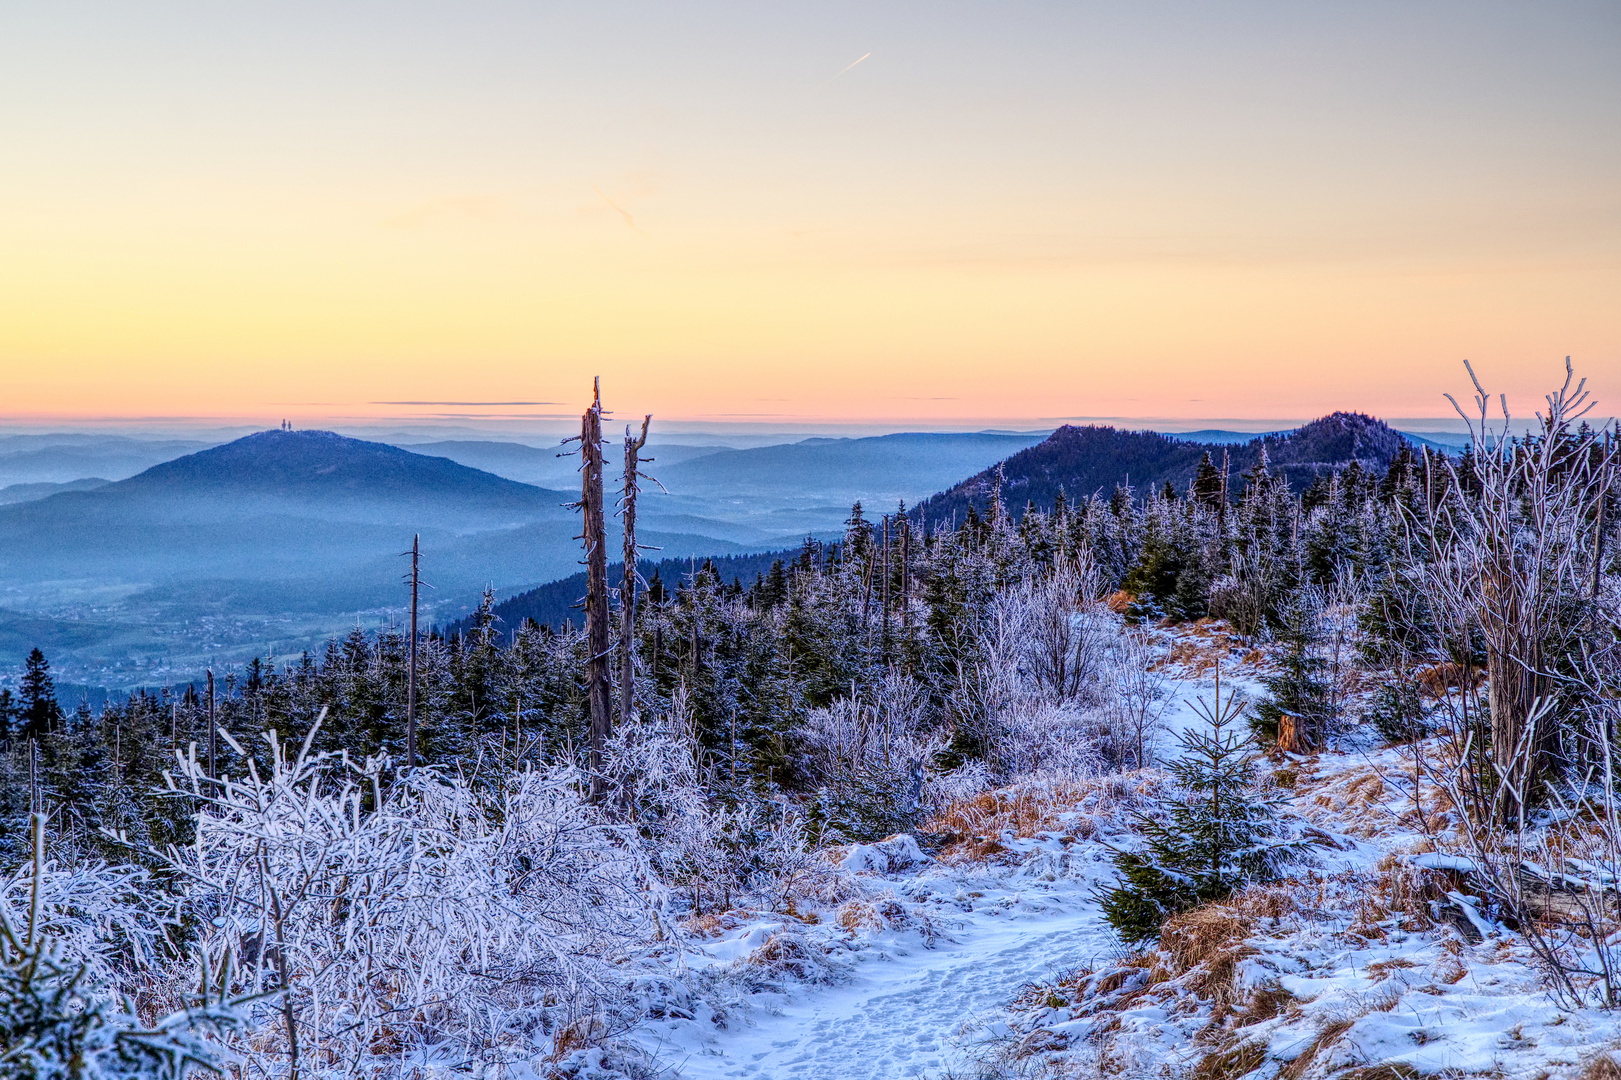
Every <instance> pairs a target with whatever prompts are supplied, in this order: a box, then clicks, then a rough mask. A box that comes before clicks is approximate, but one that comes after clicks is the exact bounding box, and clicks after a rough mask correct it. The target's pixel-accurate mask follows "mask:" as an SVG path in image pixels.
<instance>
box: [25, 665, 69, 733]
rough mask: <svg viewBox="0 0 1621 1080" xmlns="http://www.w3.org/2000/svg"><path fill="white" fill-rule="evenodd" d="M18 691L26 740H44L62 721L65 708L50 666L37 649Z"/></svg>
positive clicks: (26, 666)
mask: <svg viewBox="0 0 1621 1080" xmlns="http://www.w3.org/2000/svg"><path fill="white" fill-rule="evenodd" d="M18 690H19V691H20V694H19V697H20V701H19V714H20V716H21V719H22V730H21V732H20V734H21V735H22V738H23V740H24V741H27V740H28V739H43V738H44V737H45V736H46V735H47V734H49V733H50V732H51V731H54V730H55V729H56V726H57V724H58V723H59V722H60V721H61V719H62V706H61V705H59V704H57V701H56V680H55V679H54V678H52V677H51V665H50V663H49V661H47V660H46V659H45V654H44V653H42V652H40V651H39V649H37V648H36V649H33V650H31V651H30V652H29V653H28V660H27V661H26V663H25V664H24V665H23V677H22V683H21V684H20V685H19V686H18Z"/></svg>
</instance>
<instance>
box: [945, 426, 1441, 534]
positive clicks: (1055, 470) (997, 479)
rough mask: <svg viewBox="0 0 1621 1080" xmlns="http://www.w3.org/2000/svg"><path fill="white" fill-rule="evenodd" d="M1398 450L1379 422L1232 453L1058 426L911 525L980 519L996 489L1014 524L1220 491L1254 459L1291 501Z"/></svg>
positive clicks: (1284, 437) (1170, 439)
mask: <svg viewBox="0 0 1621 1080" xmlns="http://www.w3.org/2000/svg"><path fill="white" fill-rule="evenodd" d="M1403 447H1407V448H1408V449H1409V450H1411V449H1412V448H1413V447H1412V445H1411V444H1410V443H1409V442H1408V440H1407V439H1405V438H1404V437H1403V436H1402V435H1401V434H1400V433H1399V432H1396V431H1394V430H1392V429H1391V428H1390V427H1389V425H1387V424H1385V423H1384V422H1383V421H1382V420H1376V419H1374V418H1373V417H1371V416H1364V415H1363V414H1361V413H1346V412H1337V413H1333V414H1331V415H1329V416H1325V417H1323V418H1322V419H1320V420H1313V421H1312V422H1311V423H1309V424H1306V425H1305V426H1304V427H1300V428H1297V429H1295V430H1294V431H1290V432H1285V433H1282V434H1273V435H1264V436H1260V437H1257V438H1255V439H1253V440H1251V441H1250V442H1248V443H1244V444H1240V445H1237V446H1228V445H1219V444H1214V443H1212V444H1209V445H1205V444H1201V443H1197V442H1189V441H1186V440H1184V439H1180V438H1177V437H1175V436H1170V435H1161V434H1159V433H1158V432H1153V431H1118V430H1116V429H1115V428H1112V427H1098V426H1091V425H1088V426H1085V427H1076V426H1074V425H1070V424H1066V425H1064V426H1063V427H1061V428H1059V429H1058V430H1057V431H1055V432H1053V433H1052V435H1051V436H1049V437H1048V438H1047V440H1046V441H1045V442H1042V443H1040V444H1038V445H1036V446H1032V447H1030V448H1029V449H1028V450H1023V451H1020V452H1019V453H1017V454H1014V455H1013V456H1012V457H1010V458H1008V459H1007V460H1006V461H1004V462H1002V463H1001V464H1000V465H997V466H994V467H992V468H989V469H986V470H984V471H983V472H980V473H978V474H976V475H974V476H971V477H969V478H968V479H967V480H964V481H963V482H962V483H960V484H958V485H956V486H955V487H953V488H951V489H949V490H947V491H943V492H941V493H940V494H938V495H935V496H934V497H933V498H931V499H928V500H926V501H925V502H922V503H920V504H919V505H918V506H917V508H916V509H915V510H914V512H913V513H914V516H916V517H917V518H918V519H919V520H928V521H942V520H947V519H955V518H960V517H961V516H962V515H963V514H965V513H966V512H967V509H968V507H969V506H974V507H975V508H976V509H977V510H978V511H980V512H981V513H983V512H984V510H985V506H986V503H987V500H989V499H990V498H991V497H992V494H993V492H994V490H995V488H996V487H997V485H998V484H1000V485H1001V486H1002V488H1003V491H1002V494H1001V496H1000V497H1001V499H1002V501H1003V502H1004V503H1005V504H1006V505H1007V506H1008V507H1009V508H1010V510H1011V512H1012V513H1014V515H1015V516H1017V515H1019V514H1022V513H1023V511H1024V506H1025V504H1026V503H1034V504H1035V505H1036V506H1040V507H1051V506H1052V505H1053V504H1054V503H1055V502H1056V501H1057V500H1058V498H1059V496H1060V494H1062V495H1063V496H1064V497H1065V498H1067V499H1069V500H1070V501H1071V502H1074V501H1076V500H1080V501H1083V502H1084V501H1085V500H1087V499H1089V498H1091V497H1092V496H1094V495H1101V496H1104V497H1105V498H1106V497H1108V496H1109V495H1110V494H1111V493H1112V492H1113V491H1114V489H1115V488H1117V487H1126V488H1128V489H1130V490H1131V491H1133V492H1135V493H1137V494H1139V495H1143V494H1147V493H1148V492H1150V491H1159V490H1161V489H1163V488H1164V487H1165V486H1166V485H1170V487H1171V488H1172V489H1173V490H1176V491H1182V490H1185V489H1186V488H1187V486H1188V485H1189V484H1190V483H1192V482H1193V480H1194V478H1195V476H1199V477H1200V478H1201V483H1202V485H1203V486H1204V487H1208V486H1209V485H1210V484H1211V483H1213V482H1215V483H1219V482H1220V476H1221V468H1222V466H1223V463H1224V462H1225V463H1226V468H1227V475H1228V478H1229V479H1228V482H1229V483H1231V482H1233V481H1232V478H1235V477H1237V476H1239V475H1240V474H1242V473H1244V472H1246V471H1248V470H1250V469H1253V468H1255V466H1256V465H1257V464H1258V463H1259V462H1260V461H1261V459H1262V457H1263V455H1264V456H1265V458H1266V461H1267V468H1268V470H1269V471H1270V473H1271V475H1273V476H1276V477H1278V478H1279V479H1280V480H1282V481H1283V482H1284V483H1286V484H1287V485H1288V486H1289V487H1290V489H1291V490H1293V491H1295V492H1300V491H1304V490H1305V489H1306V488H1307V487H1310V486H1311V485H1312V484H1313V483H1315V482H1316V481H1317V480H1318V479H1320V478H1324V477H1327V476H1328V475H1329V474H1331V473H1335V472H1338V471H1340V470H1343V469H1348V468H1350V467H1351V466H1352V465H1353V464H1355V465H1356V466H1357V467H1358V468H1359V469H1361V470H1364V471H1366V472H1371V473H1383V472H1384V471H1385V470H1386V469H1387V468H1389V466H1390V463H1391V461H1392V460H1393V459H1394V458H1395V457H1396V456H1397V454H1399V453H1401V452H1402V449H1403Z"/></svg>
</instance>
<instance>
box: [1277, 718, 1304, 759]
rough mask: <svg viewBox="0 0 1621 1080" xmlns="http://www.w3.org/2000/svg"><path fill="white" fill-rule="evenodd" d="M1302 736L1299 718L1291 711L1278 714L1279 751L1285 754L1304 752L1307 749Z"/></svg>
mask: <svg viewBox="0 0 1621 1080" xmlns="http://www.w3.org/2000/svg"><path fill="white" fill-rule="evenodd" d="M1307 749H1308V748H1307V746H1306V742H1305V739H1304V738H1303V737H1302V736H1301V732H1300V725H1299V723H1298V718H1297V717H1295V716H1292V715H1291V714H1289V713H1279V714H1278V751H1279V752H1280V753H1284V754H1303V753H1305V752H1306V750H1307Z"/></svg>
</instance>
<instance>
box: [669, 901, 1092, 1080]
mask: <svg viewBox="0 0 1621 1080" xmlns="http://www.w3.org/2000/svg"><path fill="white" fill-rule="evenodd" d="M1015 895H1019V896H1020V899H1019V900H1018V901H1017V902H1016V903H1014V904H1012V905H1011V906H1004V904H1005V903H1006V902H1007V901H1009V900H1011V899H1013V897H1014V896H1015ZM959 918H960V920H961V921H960V922H957V923H956V925H954V926H952V927H951V929H950V931H949V936H950V939H951V940H949V941H948V940H946V939H945V938H944V937H942V938H941V939H940V941H939V942H938V944H937V945H936V947H935V948H934V949H924V948H922V947H920V946H914V947H913V948H912V949H911V950H910V952H909V953H908V954H907V955H897V954H896V953H895V952H894V951H892V950H886V953H885V955H882V956H874V957H872V958H870V959H868V960H866V961H865V962H864V963H861V964H860V965H858V968H857V972H856V974H855V976H854V978H853V979H852V980H851V982H850V983H848V984H846V985H843V986H838V987H833V988H827V989H816V988H810V987H804V988H801V989H800V990H798V991H797V992H796V994H795V997H794V999H793V1000H791V1001H789V1002H788V1003H786V1004H784V1005H782V1006H781V1007H780V1008H779V1009H777V1010H774V1011H773V1012H772V1013H769V1014H767V1013H759V1012H757V1013H755V1014H754V1015H753V1016H752V1017H750V1020H749V1023H748V1026H747V1027H744V1028H742V1030H738V1031H733V1032H717V1033H716V1034H715V1036H714V1038H713V1040H712V1041H710V1042H709V1044H708V1045H707V1046H704V1047H702V1048H698V1047H692V1048H691V1049H690V1050H689V1051H688V1052H687V1056H684V1057H683V1055H682V1053H680V1052H674V1053H672V1049H673V1048H669V1047H666V1049H665V1052H664V1054H662V1055H661V1057H662V1059H663V1061H664V1063H665V1064H667V1065H669V1066H672V1067H673V1068H674V1069H675V1070H676V1072H677V1074H678V1075H680V1076H681V1077H683V1078H684V1080H710V1078H716V1080H718V1078H723V1077H725V1078H732V1077H761V1078H767V1077H792V1078H798V1080H820V1078H823V1077H826V1078H829V1080H833V1078H839V1080H848V1078H852V1077H859V1078H861V1080H890V1078H903V1077H904V1078H911V1077H920V1076H924V1075H927V1074H930V1073H934V1072H937V1071H938V1070H940V1069H942V1068H944V1067H945V1066H947V1065H949V1064H950V1063H951V1061H952V1060H953V1058H954V1056H955V1055H954V1053H953V1044H952V1037H953V1035H954V1034H955V1033H956V1032H957V1030H958V1029H959V1027H960V1026H961V1025H962V1023H963V1021H965V1020H967V1019H969V1018H971V1017H973V1016H975V1015H977V1014H980V1013H985V1012H990V1011H993V1010H998V1009H1000V1008H1002V1007H1003V1006H1005V1005H1006V1004H1007V1002H1008V1001H1009V1000H1010V999H1011V998H1012V997H1013V996H1014V994H1015V993H1017V991H1018V989H1019V988H1020V987H1021V986H1023V985H1024V984H1025V983H1028V982H1031V981H1034V980H1038V979H1044V978H1049V977H1051V976H1053V975H1055V974H1056V973H1058V972H1060V971H1062V970H1064V969H1066V968H1070V967H1074V966H1076V965H1077V964H1082V963H1086V962H1088V961H1090V960H1092V959H1093V958H1094V957H1096V956H1098V955H1099V954H1100V953H1103V952H1106V951H1108V950H1109V949H1110V948H1111V942H1112V938H1111V937H1110V935H1109V934H1108V931H1107V928H1106V927H1105V926H1104V925H1103V923H1102V920H1101V918H1100V917H1099V915H1098V910H1097V906H1096V905H1095V904H1093V903H1091V902H1090V901H1089V900H1088V899H1087V897H1086V893H1085V887H1084V886H1083V885H1082V884H1081V883H1079V882H1074V881H1061V882H1059V883H1057V884H1056V886H1054V887H1052V888H1051V891H1044V892H1041V893H1035V892H1034V891H1033V890H1032V891H1022V892H1021V893H1020V894H1014V893H1011V892H1009V893H1003V894H1001V896H998V895H997V894H995V893H992V894H990V895H987V896H986V897H984V898H983V899H982V900H980V901H978V903H977V906H976V910H974V911H973V912H971V913H967V914H964V915H961V916H959Z"/></svg>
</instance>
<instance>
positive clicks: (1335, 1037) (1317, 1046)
mask: <svg viewBox="0 0 1621 1080" xmlns="http://www.w3.org/2000/svg"><path fill="white" fill-rule="evenodd" d="M1350 1030H1351V1021H1349V1020H1344V1019H1341V1020H1330V1021H1329V1022H1328V1024H1327V1025H1326V1026H1325V1027H1324V1028H1323V1029H1322V1030H1321V1031H1319V1032H1318V1033H1317V1037H1316V1038H1315V1039H1313V1040H1312V1041H1311V1043H1310V1045H1308V1046H1307V1047H1306V1048H1305V1049H1304V1050H1302V1051H1301V1052H1300V1056H1299V1057H1297V1058H1295V1059H1294V1060H1293V1061H1291V1062H1288V1063H1287V1064H1285V1065H1284V1066H1283V1068H1281V1069H1279V1070H1278V1080H1300V1078H1301V1077H1302V1076H1305V1075H1306V1070H1307V1069H1309V1068H1311V1063H1312V1062H1314V1061H1316V1060H1317V1055H1318V1054H1321V1053H1322V1052H1323V1051H1324V1050H1327V1049H1328V1048H1329V1047H1330V1046H1333V1045H1334V1044H1335V1043H1337V1042H1339V1041H1340V1040H1341V1039H1342V1038H1344V1037H1345V1033H1346V1032H1347V1031H1350Z"/></svg>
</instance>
